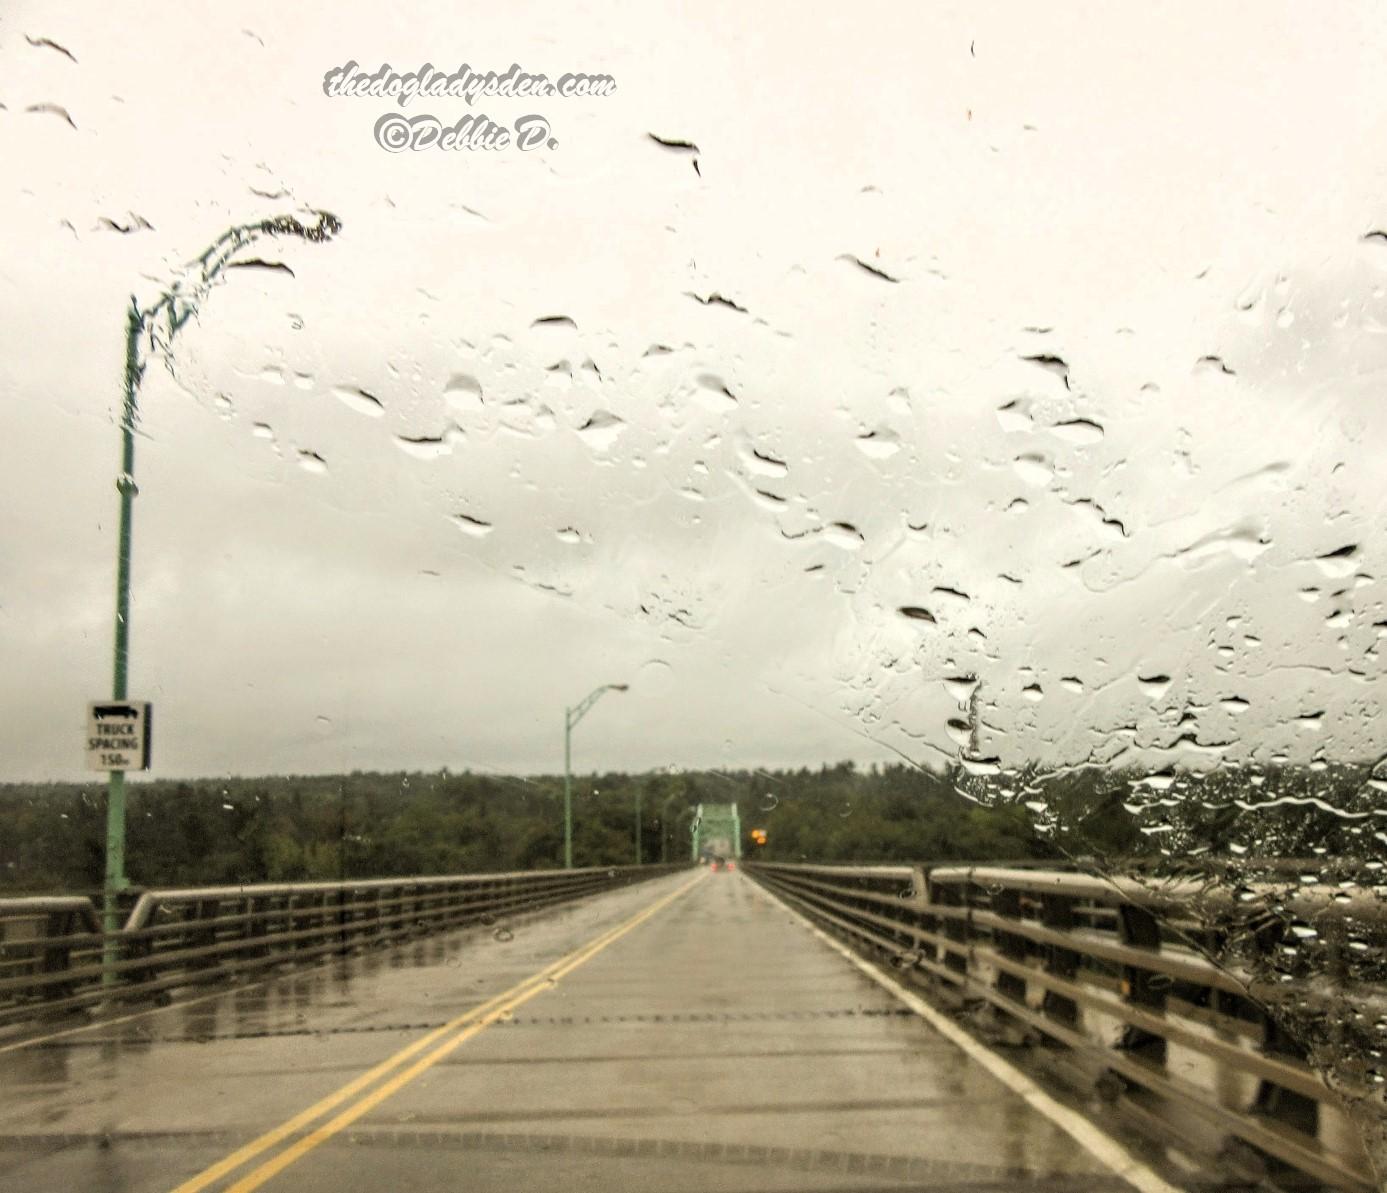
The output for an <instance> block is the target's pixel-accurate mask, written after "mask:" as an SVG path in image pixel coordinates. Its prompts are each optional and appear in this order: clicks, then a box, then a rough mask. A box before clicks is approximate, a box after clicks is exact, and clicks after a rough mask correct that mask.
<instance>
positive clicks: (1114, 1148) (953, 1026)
mask: <svg viewBox="0 0 1387 1193" xmlns="http://www.w3.org/2000/svg"><path fill="white" fill-rule="evenodd" d="M756 886H757V889H758V890H760V891H761V893H762V894H764V895H765V896H766V897H767V898H769V899H773V900H774V901H775V902H776V903H778V904H779V905H780V906H781V907H783V908H784V909H785V910H786V911H788V912H789V913H790V914H791V915H792V916H794V917H795V918H796V919H797V920H799V921H800V923H802V924H803V925H804V926H805V927H806V928H808V929H809V931H810V932H812V933H813V934H814V935H815V936H817V937H818V938H819V939H820V940H821V941H823V943H824V944H826V945H828V947H829V948H831V949H832V950H833V951H834V952H835V953H838V954H839V955H840V956H842V957H845V958H847V960H848V961H850V962H851V963H852V964H853V965H854V966H855V967H856V968H857V969H859V970H861V971H862V973H864V974H866V975H867V977H869V978H871V979H872V981H874V982H876V984H877V985H878V986H882V987H884V988H885V989H886V990H889V991H890V992H891V993H892V994H894V995H895V996H896V997H897V998H898V999H900V1001H901V1002H903V1003H905V1005H906V1006H908V1007H909V1008H910V1009H911V1010H912V1011H914V1012H915V1013H916V1014H917V1015H919V1016H920V1018H921V1019H923V1020H924V1021H925V1022H926V1023H928V1024H929V1025H930V1026H931V1027H932V1028H934V1029H935V1031H937V1032H938V1033H939V1034H940V1035H942V1036H944V1037H945V1038H946V1039H947V1040H949V1041H950V1042H951V1043H954V1044H957V1045H958V1047H960V1048H961V1049H963V1051H964V1052H965V1053H966V1054H967V1055H968V1057H969V1058H970V1059H971V1060H974V1061H976V1062H977V1063H978V1064H980V1065H981V1066H982V1067H983V1068H984V1069H986V1070H987V1071H988V1072H989V1073H991V1074H992V1075H993V1076H994V1077H996V1078H997V1080H999V1081H1000V1082H1001V1083H1002V1084H1003V1085H1005V1086H1006V1087H1007V1088H1008V1089H1010V1090H1011V1091H1012V1092H1013V1093H1016V1094H1019V1095H1020V1096H1021V1098H1022V1099H1024V1100H1025V1101H1026V1102H1027V1103H1028V1104H1029V1105H1030V1106H1031V1107H1032V1108H1033V1109H1034V1110H1036V1111H1038V1112H1039V1113H1040V1114H1043V1115H1044V1116H1045V1117H1046V1118H1048V1119H1049V1120H1050V1121H1051V1122H1052V1123H1054V1124H1055V1126H1057V1127H1058V1128H1059V1129H1060V1130H1061V1131H1063V1132H1064V1133H1065V1134H1066V1135H1068V1136H1069V1137H1070V1138H1071V1139H1073V1140H1074V1142H1076V1143H1077V1144H1078V1145H1079V1146H1080V1147H1082V1148H1083V1149H1084V1150H1085V1151H1087V1152H1088V1153H1089V1154H1090V1155H1092V1156H1093V1157H1095V1158H1096V1159H1097V1160H1099V1161H1101V1162H1102V1163H1103V1164H1104V1165H1105V1166H1106V1167H1108V1168H1110V1169H1112V1170H1113V1172H1115V1173H1117V1175H1118V1176H1120V1177H1121V1178H1122V1179H1123V1180H1125V1181H1126V1182H1127V1183H1128V1184H1130V1185H1131V1186H1132V1187H1133V1188H1135V1189H1137V1190H1139V1191H1140V1193H1181V1190H1180V1189H1179V1188H1178V1187H1177V1186H1175V1185H1172V1184H1171V1183H1170V1182H1169V1181H1167V1180H1165V1179H1163V1178H1162V1177H1161V1176H1159V1175H1158V1174H1157V1173H1156V1172H1155V1171H1154V1170H1153V1169H1152V1168H1150V1167H1148V1166H1147V1165H1146V1164H1143V1163H1142V1162H1141V1161H1140V1160H1138V1159H1137V1158H1136V1157H1135V1156H1134V1155H1132V1153H1131V1152H1129V1151H1128V1150H1127V1149H1126V1148H1125V1147H1123V1146H1122V1144H1120V1143H1118V1141H1117V1140H1116V1139H1114V1138H1113V1137H1112V1136H1111V1135H1108V1134H1107V1133H1106V1132H1105V1131H1103V1130H1101V1129H1100V1128H1099V1127H1097V1126H1095V1125H1094V1124H1093V1123H1091V1122H1089V1121H1088V1119H1086V1118H1084V1116H1083V1115H1081V1114H1080V1113H1078V1111H1076V1110H1071V1109H1070V1108H1069V1107H1068V1106H1065V1105H1064V1104H1063V1103H1061V1102H1058V1101H1056V1100H1055V1099H1054V1098H1053V1097H1051V1096H1050V1095H1049V1094H1047V1093H1046V1092H1045V1091H1044V1090H1043V1089H1041V1088H1040V1086H1039V1085H1037V1084H1036V1083H1035V1081H1034V1080H1032V1079H1031V1078H1030V1077H1028V1076H1026V1074H1025V1073H1023V1072H1022V1071H1021V1070H1020V1069H1018V1068H1017V1067H1016V1066H1015V1065H1013V1064H1012V1063H1011V1062H1010V1061H1008V1060H1005V1059H1004V1058H1002V1057H1000V1056H998V1055H997V1054H996V1053H995V1052H993V1051H992V1050H991V1049H990V1048H988V1047H986V1046H985V1045H983V1044H981V1043H979V1042H978V1041H977V1040H975V1039H974V1038H973V1037H972V1036H970V1035H969V1034H968V1033H967V1032H966V1031H964V1029H963V1028H961V1027H959V1025H958V1024H957V1023H955V1022H954V1021H953V1020H952V1019H950V1018H949V1017H948V1016H947V1015H944V1014H943V1013H942V1012H940V1011H937V1010H935V1009H934V1008H933V1007H932V1006H930V1005H929V1003H927V1002H925V1000H924V999H922V998H921V997H920V996H919V995H918V994H915V993H913V992H912V991H910V990H907V989H906V988H905V987H904V986H902V985H901V984H900V982H898V981H896V979H895V978H893V977H891V975H890V974H888V973H886V972H885V971H884V970H882V969H880V968H879V967H878V966H876V965H874V964H873V963H872V962H870V961H868V960H866V959H865V958H863V957H859V956H858V955H857V954H856V953H854V952H853V951H852V950H851V949H850V948H848V947H847V945H845V944H843V943H842V942H841V941H837V940H834V939H833V937H831V936H829V935H828V933H827V932H825V931H823V930H822V929H821V928H820V927H819V926H818V925H817V924H815V923H814V922H813V921H812V920H810V919H809V918H808V917H807V916H805V915H803V914H802V913H800V912H799V911H797V910H796V909H795V908H793V907H791V906H790V905H789V904H788V903H786V902H785V901H784V900H783V899H782V898H781V897H780V896H779V895H777V894H776V893H775V892H773V891H770V890H767V889H766V888H765V887H763V886H762V885H761V884H760V883H759V882H758V883H757V884H756Z"/></svg>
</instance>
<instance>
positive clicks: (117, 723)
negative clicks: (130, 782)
mask: <svg viewBox="0 0 1387 1193" xmlns="http://www.w3.org/2000/svg"><path fill="white" fill-rule="evenodd" d="M150 711H151V710H150V706H149V705H148V704H147V703H141V702H139V701H135V700H106V701H94V702H93V703H91V704H88V705H87V751H86V753H87V769H88V770H107V771H110V770H148V769H149V731H150V721H151V717H150Z"/></svg>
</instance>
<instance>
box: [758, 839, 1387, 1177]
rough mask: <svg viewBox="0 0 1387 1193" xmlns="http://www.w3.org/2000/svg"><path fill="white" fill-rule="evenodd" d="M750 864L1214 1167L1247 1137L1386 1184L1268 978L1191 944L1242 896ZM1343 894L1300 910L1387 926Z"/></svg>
mask: <svg viewBox="0 0 1387 1193" xmlns="http://www.w3.org/2000/svg"><path fill="white" fill-rule="evenodd" d="M745 868H746V870H747V871H748V873H749V874H750V875H751V876H752V877H753V878H755V879H756V880H757V881H758V882H761V883H763V884H764V885H765V886H766V887H768V888H769V889H770V890H772V891H773V892H775V893H776V894H778V895H780V896H782V897H783V898H785V899H786V900H787V901H788V902H790V903H792V904H794V905H796V906H797V907H798V908H799V909H800V910H802V911H804V912H805V913H806V914H808V915H809V916H810V917H811V918H813V919H815V920H817V921H819V922H820V923H821V924H823V925H824V926H825V927H827V928H829V929H830V930H833V931H835V932H836V933H837V934H838V935H840V936H843V937H846V938H848V939H849V940H850V941H851V942H852V943H854V944H856V945H858V946H859V947H861V946H864V945H865V946H868V947H870V948H877V949H881V950H883V951H885V952H886V953H887V954H888V955H889V956H890V958H891V962H892V964H893V966H894V967H895V968H896V969H897V970H898V971H901V972H902V974H903V975H909V976H910V977H911V978H912V979H914V980H918V981H923V982H924V983H926V984H928V985H930V986H932V987H934V989H935V990H936V991H937V992H938V993H940V994H947V995H948V996H949V997H950V998H951V1000H952V1001H954V1002H955V1003H956V1004H957V1003H962V1004H964V1005H972V1006H975V1007H976V1006H988V1007H990V1008H992V1009H993V1011H994V1012H995V1018H996V1020H998V1021H999V1022H1000V1023H1002V1024H1004V1025H1005V1026H1006V1027H1007V1028H1008V1029H1010V1030H1011V1031H1013V1032H1015V1033H1021V1034H1023V1035H1025V1036H1026V1037H1027V1038H1028V1042H1031V1043H1035V1044H1039V1045H1041V1046H1043V1047H1044V1048H1045V1053H1044V1056H1045V1057H1046V1058H1047V1059H1049V1060H1052V1062H1053V1063H1054V1064H1055V1065H1057V1066H1058V1067H1060V1068H1062V1069H1063V1070H1064V1071H1065V1074H1066V1075H1067V1076H1069V1077H1071V1078H1072V1077H1075V1076H1078V1077H1080V1078H1081V1079H1082V1080H1083V1081H1085V1082H1092V1085H1091V1086H1090V1087H1089V1088H1091V1089H1093V1090H1095V1091H1097V1092H1098V1093H1099V1094H1100V1095H1101V1096H1104V1097H1105V1098H1107V1099H1108V1100H1112V1101H1117V1102H1120V1104H1121V1106H1122V1107H1123V1109H1125V1110H1127V1111H1128V1112H1129V1114H1131V1115H1132V1116H1134V1117H1136V1118H1138V1119H1140V1120H1142V1121H1143V1122H1144V1123H1145V1124H1146V1125H1148V1126H1156V1127H1158V1128H1159V1129H1161V1130H1162V1133H1163V1134H1165V1135H1166V1136H1167V1137H1168V1136H1169V1134H1170V1133H1171V1131H1172V1130H1174V1131H1175V1132H1176V1133H1177V1137H1178V1138H1180V1139H1182V1140H1186V1141H1187V1140H1196V1141H1202V1142H1203V1143H1204V1144H1205V1145H1206V1146H1205V1149H1204V1150H1206V1152H1207V1153H1208V1154H1210V1155H1212V1154H1214V1153H1216V1152H1217V1151H1219V1150H1223V1151H1224V1152H1225V1153H1226V1152H1227V1150H1228V1145H1229V1143H1230V1141H1238V1142H1237V1143H1236V1144H1234V1147H1235V1149H1236V1150H1238V1151H1241V1152H1242V1153H1243V1154H1244V1157H1245V1158H1250V1159H1252V1160H1254V1161H1255V1162H1256V1163H1257V1164H1259V1165H1261V1164H1264V1163H1267V1161H1268V1160H1269V1164H1268V1167H1270V1168H1272V1169H1275V1168H1277V1167H1279V1166H1287V1167H1288V1168H1289V1169H1290V1170H1292V1171H1293V1172H1294V1173H1299V1174H1304V1176H1305V1177H1308V1178H1310V1179H1311V1180H1312V1181H1314V1182H1319V1183H1320V1184H1321V1185H1327V1186H1329V1187H1331V1188H1336V1189H1347V1190H1353V1191H1354V1193H1373V1190H1375V1189H1377V1187H1378V1186H1377V1183H1376V1181H1375V1180H1374V1178H1373V1176H1372V1166H1371V1163H1370V1161H1369V1158H1368V1156H1367V1153H1366V1152H1365V1150H1364V1147H1363V1142H1362V1139H1361V1137H1360V1135H1359V1132H1358V1130H1357V1129H1356V1128H1355V1126H1354V1123H1353V1121H1352V1118H1351V1116H1350V1115H1349V1114H1347V1113H1346V1111H1345V1105H1344V1103H1343V1102H1342V1100H1341V1099H1340V1097H1339V1096H1338V1094H1336V1093H1335V1092H1334V1091H1333V1090H1331V1089H1330V1088H1329V1086H1328V1085H1326V1083H1325V1081H1324V1079H1323V1078H1322V1077H1321V1075H1320V1073H1319V1072H1317V1071H1316V1070H1315V1069H1313V1068H1312V1067H1311V1066H1310V1065H1309V1064H1307V1063H1306V1061H1305V1059H1304V1052H1303V1050H1302V1049H1301V1048H1300V1047H1299V1046H1298V1045H1297V1044H1296V1043H1295V1042H1294V1041H1292V1040H1291V1039H1289V1038H1288V1037H1287V1034H1286V1033H1285V1032H1284V1030H1283V1029H1282V1028H1280V1027H1279V1026H1278V1024H1277V1022H1276V1020H1275V1018H1274V1017H1273V1016H1272V1015H1271V1014H1269V1013H1268V1011H1267V1010H1266V1008H1265V1007H1264V1006H1263V1005H1262V1004H1261V1003H1260V1002H1259V1001H1258V1000H1257V998H1256V997H1255V996H1256V995H1257V993H1258V982H1257V979H1256V978H1255V976H1254V975H1251V974H1247V973H1241V974H1240V973H1237V972H1234V971H1232V970H1230V969H1228V968H1224V967H1222V966H1220V965H1217V964H1214V963H1213V962H1212V961H1210V960H1209V959H1208V958H1207V957H1206V956H1204V955H1203V954H1202V953H1201V952H1200V951H1199V949H1197V948H1195V947H1191V943H1190V942H1191V941H1199V940H1201V939H1203V938H1204V936H1205V935H1206V929H1207V924H1206V921H1204V920H1203V919H1200V918H1199V916H1198V915H1197V914H1196V911H1195V908H1196V907H1197V908H1199V909H1201V911H1202V910H1203V909H1207V908H1208V907H1210V906H1213V907H1214V908H1216V909H1219V908H1221V909H1223V910H1224V911H1225V912H1235V911H1236V910H1237V897H1236V896H1235V895H1231V894H1228V893H1227V892H1220V891H1217V890H1211V889H1210V888H1208V887H1206V886H1203V885H1200V884H1197V883H1190V882H1180V883H1165V884H1162V883H1155V882H1153V883H1146V882H1140V881H1136V880H1124V879H1116V880H1108V879H1105V878H1101V877H1094V876H1091V875H1087V874H1082V873H1074V872H1064V871H1058V870H1056V871H1044V870H1037V869H1032V868H1007V867H1001V866H986V867H984V866H937V867H929V866H832V865H792V864H776V863H764V862H762V863H750V864H747V865H746V867H745ZM1343 894H1344V893H1343V892H1342V891H1336V892H1334V894H1333V896H1328V895H1327V894H1326V893H1325V892H1316V891H1307V892H1299V893H1296V894H1295V895H1294V897H1293V898H1291V899H1289V900H1287V903H1288V905H1292V906H1293V907H1294V909H1295V910H1296V912H1298V913H1299V914H1303V915H1315V916H1316V917H1317V919H1321V920H1322V919H1323V918H1324V917H1329V918H1331V919H1335V918H1342V917H1343V916H1345V915H1352V914H1357V915H1360V916H1371V917H1374V918H1375V921H1376V922H1377V923H1379V924H1384V923H1387V907H1384V906H1383V904H1382V903H1380V902H1377V901H1375V900H1369V899H1366V898H1362V897H1353V898H1344V897H1342V896H1343ZM1266 947H1269V948H1270V947H1275V940H1274V939H1270V940H1268V941H1267V942H1266ZM1283 993H1284V991H1283ZM1193 1150H1196V1151H1198V1150H1200V1149H1199V1147H1195V1148H1194V1149H1193ZM1302 1179H1303V1178H1302Z"/></svg>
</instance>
